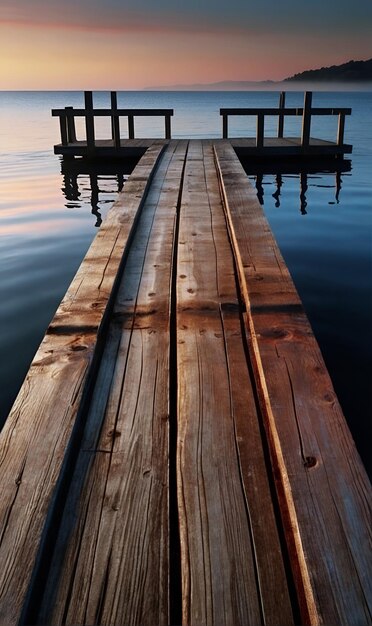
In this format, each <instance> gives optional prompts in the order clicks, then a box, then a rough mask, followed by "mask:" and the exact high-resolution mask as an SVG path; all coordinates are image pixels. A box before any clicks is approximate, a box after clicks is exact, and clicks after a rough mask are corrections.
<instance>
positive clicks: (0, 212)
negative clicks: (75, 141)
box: [0, 92, 372, 471]
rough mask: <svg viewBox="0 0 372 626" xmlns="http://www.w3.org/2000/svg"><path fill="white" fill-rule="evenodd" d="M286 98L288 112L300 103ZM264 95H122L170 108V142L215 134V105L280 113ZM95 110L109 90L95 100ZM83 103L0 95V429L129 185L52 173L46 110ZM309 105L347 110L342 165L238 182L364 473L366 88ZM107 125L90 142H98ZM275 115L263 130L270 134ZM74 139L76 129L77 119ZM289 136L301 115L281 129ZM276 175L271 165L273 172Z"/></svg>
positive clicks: (316, 125)
mask: <svg viewBox="0 0 372 626" xmlns="http://www.w3.org/2000/svg"><path fill="white" fill-rule="evenodd" d="M302 100H303V95H302V94H301V93H288V94H287V105H288V106H301V105H302ZM277 103H278V94H276V93H270V92H260V93H259V92H208V93H203V92H189V93H183V92H173V93H171V92H127V93H120V94H119V106H122V107H124V106H125V107H129V108H130V107H144V108H146V107H171V108H173V109H174V110H175V115H174V118H173V120H172V134H173V136H175V137H220V136H221V120H220V116H219V108H220V107H229V106H231V107H233V106H237V107H239V106H240V107H244V106H276V105H277ZM95 104H96V105H97V106H102V107H104V106H107V105H108V104H109V96H108V94H103V93H98V94H95ZM69 105H71V106H82V105H83V94H82V93H77V92H43V93H41V92H35V93H32V92H25V93H21V92H17V93H10V92H2V93H1V92H0V421H4V419H5V418H6V415H7V414H8V412H9V410H10V407H11V404H12V402H13V401H14V398H15V396H16V394H17V391H18V389H19V386H20V385H21V383H22V380H23V378H24V375H25V373H26V371H27V369H28V367H29V364H30V361H31V359H32V357H33V355H34V353H35V351H36V349H37V347H38V345H39V343H40V340H41V339H42V336H43V334H44V331H45V329H46V326H47V325H48V323H49V321H50V319H51V318H52V316H53V314H54V311H55V310H56V308H57V306H58V304H59V302H60V300H61V298H62V296H63V295H64V293H65V291H66V289H67V287H68V285H69V283H70V282H71V279H72V277H73V275H74V273H75V271H76V269H77V267H78V266H79V264H80V262H81V260H82V258H83V256H84V254H85V252H86V250H87V248H88V247H89V244H90V242H91V240H92V238H93V237H94V235H95V234H96V232H97V228H98V227H99V224H100V222H101V220H102V219H104V217H105V215H106V212H107V210H108V208H109V207H110V206H111V204H112V202H113V201H114V199H115V197H116V195H117V191H118V189H119V188H121V187H122V185H123V184H124V185H125V178H126V176H127V174H128V171H127V170H123V169H121V167H120V166H119V167H116V168H115V169H114V171H113V172H107V171H105V172H100V171H96V172H93V173H92V172H91V173H90V174H89V173H88V172H86V173H83V174H79V176H78V177H77V178H74V177H72V178H71V176H69V175H64V176H63V175H62V174H61V161H60V158H59V157H56V156H54V154H53V145H54V144H55V143H58V142H59V127H58V120H57V119H55V118H52V117H51V115H50V110H51V109H52V108H60V107H65V106H69ZM313 106H335V107H337V106H347V107H349V106H350V107H352V109H353V113H352V116H351V118H348V119H347V120H346V135H345V140H346V141H347V142H348V143H352V144H353V147H354V148H353V154H352V155H351V158H350V160H351V163H349V164H348V167H347V168H346V171H341V172H339V173H338V174H336V173H335V172H329V171H325V170H324V168H321V169H320V171H314V169H312V170H308V171H306V169H302V171H299V168H297V169H296V166H295V165H293V166H292V169H290V170H285V168H284V170H283V171H282V170H281V171H280V172H279V171H276V170H275V168H274V169H273V170H272V171H271V170H268V171H262V170H261V171H258V170H257V171H255V168H254V167H252V164H249V165H246V169H247V175H248V176H249V178H250V180H251V182H252V184H253V185H255V186H256V187H257V191H258V196H259V198H260V201H261V203H262V204H263V207H264V210H265V212H266V215H267V217H268V219H269V222H270V224H271V227H272V229H273V231H274V233H275V236H276V238H277V241H278V243H279V245H280V248H281V251H282V253H283V255H284V257H285V260H286V262H287V264H288V266H289V269H290V271H291V274H292V276H293V278H294V280H295V283H296V286H297V288H298V290H299V292H300V295H301V297H302V299H303V302H304V305H305V308H306V311H307V313H308V316H309V318H310V321H311V324H312V326H313V329H314V332H315V334H316V336H317V338H318V341H319V343H320V347H321V349H322V352H323V355H324V357H325V360H326V363H327V366H328V368H329V371H330V373H331V376H332V379H333V382H334V384H335V387H336V391H337V393H338V396H339V398H340V401H341V404H342V406H343V409H344V412H345V415H346V417H347V420H348V422H349V425H350V428H351V430H352V433H353V435H354V438H355V440H356V442H357V445H358V448H359V450H360V453H361V454H362V457H363V460H364V462H365V464H366V466H367V468H368V469H369V471H371V461H370V458H371V455H370V443H369V442H370V440H371V430H372V428H371V390H370V389H371V379H372V376H371V373H372V371H371V368H372V365H371V363H372V328H371V327H372V302H371V284H372V280H371V279H372V267H371V265H372V262H371V248H372V244H371V239H372V235H371V232H372V218H371V211H372V94H371V93H355V92H354V93H339V92H338V93H315V94H314V96H313ZM105 123H106V124H107V123H108V121H107V120H106V121H104V120H102V121H101V122H100V124H99V126H98V128H97V136H98V137H105V136H108V134H109V128H108V127H107V126H105ZM275 124H276V120H275V119H274V118H271V119H269V120H268V123H267V131H268V134H274V132H275ZM336 126H337V121H336V119H331V118H328V117H319V118H318V119H316V120H314V122H313V126H312V135H313V136H318V137H321V138H323V139H334V137H335V135H336ZM77 131H78V138H79V133H80V134H81V138H83V129H82V126H81V125H80V126H79V125H78V128H77ZM162 132H163V122H162V121H160V120H151V118H149V119H143V120H139V121H138V122H136V133H137V135H138V136H142V137H146V136H162ZM230 132H231V135H235V136H241V135H243V134H248V135H254V133H255V120H254V119H253V118H252V119H251V120H250V119H244V118H236V119H234V120H233V121H232V122H231V125H230ZM286 132H287V133H288V134H290V135H299V134H300V120H299V119H295V118H293V119H291V120H289V121H288V125H287V131H286ZM277 169H279V168H277Z"/></svg>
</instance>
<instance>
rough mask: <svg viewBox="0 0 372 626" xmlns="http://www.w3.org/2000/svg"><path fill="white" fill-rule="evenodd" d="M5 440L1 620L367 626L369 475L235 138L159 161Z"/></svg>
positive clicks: (147, 158)
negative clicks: (351, 625)
mask: <svg viewBox="0 0 372 626" xmlns="http://www.w3.org/2000/svg"><path fill="white" fill-rule="evenodd" d="M0 446H1V448H0V449H1V457H0V458H1V464H0V472H1V476H0V478H1V485H2V497H1V500H0V520H1V528H2V534H1V539H0V557H1V562H2V564H3V567H2V571H1V574H0V590H1V594H0V614H1V616H2V619H3V623H6V624H9V625H11V624H16V623H18V622H19V621H21V623H25V624H28V623H32V624H164V625H165V624H169V623H171V624H180V623H181V622H182V623H184V624H219V623H221V624H227V625H229V624H234V625H235V624H242V625H244V626H245V625H249V624H251V625H254V626H256V625H257V624H271V625H275V626H276V625H280V624H282V625H283V626H284V625H285V626H288V625H289V624H293V623H303V624H319V623H324V624H346V623H358V624H366V623H368V620H369V613H368V611H369V607H370V604H368V603H369V602H371V597H370V596H369V595H368V594H369V590H368V586H369V584H370V577H369V576H368V568H369V566H370V562H369V557H370V553H369V551H368V550H369V547H368V533H369V519H370V518H369V515H368V494H369V493H370V491H369V489H370V486H369V483H368V479H367V477H366V474H365V471H364V468H363V466H362V464H361V461H360V459H359V457H358V454H357V452H356V449H355V446H354V443H353V441H352V439H351V435H350V433H349V431H348V428H347V426H346V423H345V420H344V417H343V415H342V412H341V408H340V406H339V403H338V401H337V398H336V396H335V393H334V391H333V388H332V383H331V381H330V378H329V375H328V373H327V370H326V367H325V365H324V362H323V359H322V356H321V353H320V350H319V347H318V345H317V343H316V341H315V338H314V336H313V334H312V331H311V328H310V325H309V323H308V321H307V318H306V316H305V313H304V311H303V308H302V305H301V302H300V299H299V297H298V294H297V292H296V290H295V287H294V285H293V283H292V281H291V278H290V276H289V273H288V270H287V268H286V266H285V264H284V261H283V259H282V257H281V255H280V252H279V250H278V247H277V245H276V243H275V241H274V239H273V236H272V234H271V232H270V229H269V227H268V224H267V222H266V220H265V217H264V215H263V213H262V210H261V207H260V206H259V203H258V201H257V198H256V193H255V190H254V189H253V188H252V187H251V185H250V184H249V182H248V180H247V176H246V174H245V173H244V171H243V169H242V166H241V165H240V163H239V161H238V159H237V157H236V155H235V153H234V151H233V149H232V148H231V145H230V143H229V142H228V141H223V140H219V141H217V142H212V141H186V140H185V141H175V140H171V141H169V143H168V145H167V146H165V147H161V146H159V145H153V146H152V147H150V148H149V149H148V150H147V152H146V154H145V155H144V156H143V157H142V158H141V160H140V161H139V163H138V165H137V166H136V168H135V169H134V171H133V173H132V175H131V176H130V178H129V179H128V181H127V182H126V183H125V185H124V189H123V192H122V193H121V194H120V195H119V198H118V200H117V202H116V203H115V204H114V206H113V207H112V209H111V210H110V212H109V214H108V217H107V219H106V220H105V221H104V222H103V224H102V226H101V228H100V230H99V232H98V234H97V236H96V238H95V240H94V241H93V243H92V246H91V248H90V250H89V251H88V253H87V256H86V258H85V259H84V261H83V263H82V265H81V267H80V269H79V271H78V273H77V274H76V276H75V278H74V280H73V282H72V284H71V286H70V287H69V290H68V292H67V294H66V295H65V297H64V299H63V301H62V303H61V305H60V307H59V309H58V311H57V313H56V315H55V317H54V319H53V320H52V322H51V324H50V326H49V328H48V330H47V333H46V336H45V338H44V340H43V342H42V344H41V346H40V348H39V351H38V352H37V354H36V356H35V358H34V361H33V363H32V365H31V368H30V370H29V373H28V375H27V378H26V381H25V383H24V386H23V387H22V389H21V391H20V394H19V396H18V398H17V400H16V403H15V405H14V407H13V409H12V412H11V414H10V416H9V418H8V420H7V422H6V425H5V427H4V430H3V432H2V434H1V437H0Z"/></svg>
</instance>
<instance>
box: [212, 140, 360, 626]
mask: <svg viewBox="0 0 372 626" xmlns="http://www.w3.org/2000/svg"><path fill="white" fill-rule="evenodd" d="M215 152H216V158H217V161H218V165H219V169H220V176H221V182H222V185H223V190H224V195H225V208H226V214H227V218H228V222H229V227H230V235H231V238H232V241H233V244H234V249H235V258H236V262H237V266H238V270H239V277H240V283H241V289H242V294H243V297H244V300H245V303H246V308H247V314H246V323H247V329H248V331H249V336H250V353H251V358H252V364H253V367H254V371H255V378H256V384H257V389H258V392H259V397H260V404H261V407H262V412H263V415H264V417H265V424H266V432H267V438H268V442H269V446H270V452H271V458H272V463H273V471H274V475H275V477H276V480H277V490H278V495H279V500H280V505H281V512H282V519H283V524H284V528H285V532H286V537H287V542H288V547H289V551H290V558H291V563H292V569H293V573H294V578H295V582H296V586H297V594H298V598H299V602H300V605H301V611H302V621H303V623H309V624H319V623H324V624H346V623H347V624H369V623H370V620H371V613H370V611H371V603H372V594H371V580H372V578H371V571H372V565H371V550H370V545H371V544H370V540H371V526H370V520H371V512H370V502H371V488H370V484H369V481H368V478H367V476H366V473H365V470H364V468H363V465H362V463H361V461H360V458H359V456H358V454H357V451H356V448H355V445H354V442H353V441H352V438H351V435H350V432H349V430H348V427H347V425H346V422H345V419H344V417H343V414H342V411H341V408H340V406H339V403H338V401H337V398H336V396H335V393H334V390H333V387H332V383H331V380H330V378H329V375H328V373H327V370H326V368H325V365H324V361H323V358H322V356H321V353H320V350H319V347H318V345H317V343H316V340H315V338H314V336H313V334H312V331H311V328H310V325H309V322H308V320H307V318H306V315H305V313H304V311H303V309H302V306H301V304H300V300H299V297H298V294H297V292H296V289H295V287H294V285H293V283H292V280H291V278H290V276H289V273H288V270H287V268H286V266H285V263H284V261H283V259H282V257H281V255H280V252H279V250H278V248H277V245H276V243H275V241H274V238H273V236H272V234H271V231H270V229H269V227H268V224H267V221H266V219H265V217H264V216H263V213H262V209H261V208H260V206H259V203H258V201H257V199H256V197H255V192H254V190H253V189H252V188H251V187H250V185H249V183H248V181H247V178H246V176H245V174H244V171H243V169H242V167H241V165H240V163H239V162H238V161H237V159H236V158H235V154H234V152H233V150H232V148H231V146H230V145H228V144H227V143H226V142H224V143H222V142H221V144H219V145H216V147H215Z"/></svg>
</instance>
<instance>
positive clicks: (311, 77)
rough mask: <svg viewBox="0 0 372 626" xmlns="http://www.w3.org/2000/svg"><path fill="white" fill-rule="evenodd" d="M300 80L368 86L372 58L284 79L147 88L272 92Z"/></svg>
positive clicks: (151, 89) (228, 81)
mask: <svg viewBox="0 0 372 626" xmlns="http://www.w3.org/2000/svg"><path fill="white" fill-rule="evenodd" d="M294 83H295V84H294ZM297 83H307V84H309V83H312V84H314V83H316V84H319V85H323V86H326V85H327V84H328V83H332V88H334V86H335V85H339V86H342V85H344V86H345V87H346V86H352V85H358V84H359V85H360V84H361V83H362V85H363V86H364V87H366V86H367V85H368V86H369V87H371V86H372V59H369V60H367V61H348V62H347V63H343V64H342V65H332V66H331V67H321V68H320V69H316V70H306V71H305V72H301V73H300V74H294V76H289V77H288V78H284V79H283V80H282V81H274V80H262V81H250V80H241V81H237V80H224V81H220V82H217V83H195V84H192V85H166V86H164V85H163V86H157V87H146V88H145V91H245V90H255V89H256V90H262V89H263V90H266V91H273V90H277V89H283V90H285V89H290V88H292V89H294V88H295V87H296V85H297ZM369 83H370V84H369ZM291 86H292V87H291Z"/></svg>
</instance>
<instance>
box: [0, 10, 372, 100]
mask: <svg viewBox="0 0 372 626" xmlns="http://www.w3.org/2000/svg"><path fill="white" fill-rule="evenodd" d="M371 32H372V0H280V1H279V0H255V1H253V0H188V1H187V2H186V1H181V0H156V2H155V1H154V0H78V1H77V0H0V88H1V89H78V90H81V89H141V88H143V87H149V86H152V85H172V84H178V83H198V82H203V83H210V82H216V81H220V80H253V81H254V80H266V79H271V80H281V79H283V78H285V77H287V76H289V75H292V74H294V73H297V72H301V71H303V70H305V69H312V68H316V67H321V66H327V65H334V64H339V63H343V62H345V61H348V60H350V59H354V60H359V59H368V58H371V57H372V37H371Z"/></svg>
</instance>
